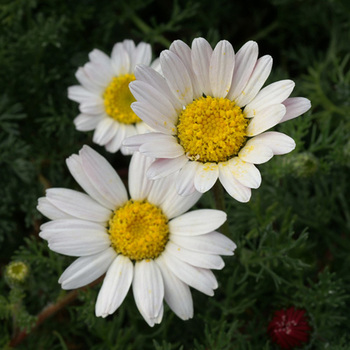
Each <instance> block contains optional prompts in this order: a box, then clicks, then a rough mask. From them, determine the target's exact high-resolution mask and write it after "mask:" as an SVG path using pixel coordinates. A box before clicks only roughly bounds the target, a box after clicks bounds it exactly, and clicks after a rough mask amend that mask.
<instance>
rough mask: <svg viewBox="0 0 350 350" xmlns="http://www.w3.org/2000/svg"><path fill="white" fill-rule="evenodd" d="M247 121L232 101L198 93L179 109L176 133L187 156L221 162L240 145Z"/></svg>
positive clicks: (241, 144) (234, 153) (235, 152)
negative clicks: (198, 96)
mask: <svg viewBox="0 0 350 350" xmlns="http://www.w3.org/2000/svg"><path fill="white" fill-rule="evenodd" d="M247 125H248V119H246V118H245V117H244V113H243V111H242V110H241V108H240V107H238V106H237V105H236V104H235V102H233V101H231V100H229V99H226V98H214V97H210V96H207V97H201V98H199V99H197V100H194V101H193V102H192V103H191V104H189V105H188V106H186V109H184V110H183V111H182V112H181V114H180V116H179V121H178V124H177V131H178V134H177V137H178V139H179V143H180V144H181V146H182V147H183V148H184V150H185V153H186V155H187V156H188V157H189V158H190V159H192V160H198V161H200V162H203V163H205V162H216V163H218V162H225V161H227V160H228V159H230V158H232V157H233V156H235V155H237V153H238V152H239V150H240V149H241V148H242V146H243V144H244V142H245V140H246V129H247Z"/></svg>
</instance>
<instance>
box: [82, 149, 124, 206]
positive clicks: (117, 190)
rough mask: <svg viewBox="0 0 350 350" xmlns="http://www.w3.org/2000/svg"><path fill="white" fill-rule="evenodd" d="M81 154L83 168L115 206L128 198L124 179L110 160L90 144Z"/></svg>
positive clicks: (101, 192) (100, 191)
mask: <svg viewBox="0 0 350 350" xmlns="http://www.w3.org/2000/svg"><path fill="white" fill-rule="evenodd" d="M79 155H80V157H81V160H82V165H83V169H84V171H85V174H86V175H87V177H88V178H89V180H90V182H91V183H92V184H93V186H94V187H95V188H96V189H97V191H98V192H99V193H100V194H101V195H102V196H103V197H104V198H106V200H108V202H110V203H112V205H114V207H119V206H121V205H123V204H124V203H125V202H126V201H127V200H128V194H127V192H126V189H125V186H124V184H123V181H122V180H121V179H120V177H119V176H118V174H117V172H116V171H115V170H114V168H113V167H112V166H111V165H110V164H109V163H108V161H107V160H106V159H105V158H104V157H102V156H101V155H100V154H98V153H97V152H96V151H94V150H93V149H92V148H90V147H89V146H86V145H85V146H84V147H83V148H82V149H81V150H80V152H79Z"/></svg>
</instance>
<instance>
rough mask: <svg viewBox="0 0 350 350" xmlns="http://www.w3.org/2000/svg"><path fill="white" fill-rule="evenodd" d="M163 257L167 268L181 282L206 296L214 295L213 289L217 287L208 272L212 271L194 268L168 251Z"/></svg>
mask: <svg viewBox="0 0 350 350" xmlns="http://www.w3.org/2000/svg"><path fill="white" fill-rule="evenodd" d="M162 257H163V258H164V260H163V261H164V263H165V264H166V266H167V268H168V269H169V270H170V271H171V272H172V273H173V274H174V275H175V276H176V277H178V278H179V279H180V280H181V281H183V282H184V283H186V284H188V285H189V286H190V287H192V288H195V289H197V290H199V291H200V292H202V293H204V294H206V295H209V296H213V295H214V291H213V289H215V286H216V285H215V283H213V281H212V278H211V276H209V273H208V272H209V271H210V270H207V269H203V268H200V267H195V266H192V265H190V264H188V263H186V262H184V261H182V260H180V259H178V258H176V257H174V256H173V255H172V254H170V253H168V252H167V251H164V252H163V254H162Z"/></svg>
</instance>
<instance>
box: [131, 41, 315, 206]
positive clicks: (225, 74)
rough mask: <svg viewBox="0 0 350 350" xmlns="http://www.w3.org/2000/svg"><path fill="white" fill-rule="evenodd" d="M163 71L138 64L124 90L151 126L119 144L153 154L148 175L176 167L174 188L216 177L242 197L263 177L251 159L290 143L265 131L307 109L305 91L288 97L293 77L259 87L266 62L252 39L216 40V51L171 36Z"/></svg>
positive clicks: (185, 189)
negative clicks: (236, 44)
mask: <svg viewBox="0 0 350 350" xmlns="http://www.w3.org/2000/svg"><path fill="white" fill-rule="evenodd" d="M160 65H161V71H162V74H163V76H164V77H163V76H161V75H160V74H158V73H157V72H155V71H153V70H152V69H151V68H148V67H145V66H139V67H138V68H136V71H135V76H136V81H134V82H132V83H131V84H130V90H131V92H132V93H133V95H134V97H135V98H136V100H137V102H134V103H133V104H132V105H131V108H132V109H133V111H134V112H135V113H136V114H137V115H138V116H139V117H140V118H141V119H142V120H143V121H144V122H145V123H147V124H148V125H149V126H151V127H152V128H153V129H154V130H155V132H153V133H149V134H147V135H139V136H133V137H130V138H128V139H127V140H125V141H124V145H125V146H127V147H128V148H129V149H130V150H138V151H140V152H141V153H143V154H145V155H146V156H151V157H155V158H157V160H156V161H155V162H154V163H152V165H151V166H150V168H149V170H148V172H147V175H148V176H149V178H151V179H158V178H161V177H164V176H167V175H169V174H171V173H175V172H177V171H179V170H180V172H179V174H178V176H177V178H176V188H177V191H178V193H179V194H181V195H184V196H186V195H188V194H189V193H192V191H194V190H197V191H199V192H201V193H204V192H206V191H208V190H209V189H210V188H211V187H212V186H213V185H214V184H215V182H216V181H217V179H218V178H219V180H220V181H221V183H222V185H223V187H224V188H225V189H226V191H227V192H228V193H229V194H230V195H231V196H232V197H233V198H235V199H237V200H238V201H240V202H247V201H249V199H250V196H251V188H258V187H259V186H260V183H261V175H260V172H259V170H258V169H257V168H256V167H255V165H254V164H261V163H264V162H267V161H268V160H269V159H271V158H272V156H273V155H276V154H285V153H288V152H290V151H292V150H293V149H294V148H295V142H294V140H293V139H292V138H290V137H288V136H287V135H284V134H282V133H280V132H274V131H269V132H266V131H267V130H268V129H270V128H272V127H273V126H275V125H276V124H278V123H282V122H284V121H286V120H289V119H292V118H296V117H297V116H299V115H300V114H302V113H304V112H306V111H307V110H308V109H309V108H310V101H309V100H307V99H306V98H303V97H294V98H288V97H289V95H290V94H291V92H292V90H293V88H294V82H293V81H291V80H281V81H278V82H275V83H272V84H270V85H268V86H266V87H265V88H263V89H262V86H263V85H264V83H265V81H266V79H267V77H268V76H269V74H270V71H271V67H272V58H271V57H270V56H268V55H266V56H263V57H260V58H259V59H258V45H257V43H256V42H253V41H249V42H247V43H246V44H245V45H244V46H243V47H242V48H241V49H240V50H239V51H238V52H237V54H235V53H234V50H233V48H232V45H231V44H230V43H229V42H228V41H226V40H222V41H220V42H219V43H218V44H217V45H216V47H215V48H214V50H213V49H212V48H211V46H210V45H209V43H208V42H207V41H206V40H205V39H203V38H197V39H195V40H194V41H193V42H192V47H191V48H190V47H188V46H187V45H186V44H185V43H184V42H182V41H180V40H177V41H174V42H173V43H172V45H171V46H170V49H169V50H165V51H163V52H162V53H161V56H160Z"/></svg>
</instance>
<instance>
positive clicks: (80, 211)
mask: <svg viewBox="0 0 350 350" xmlns="http://www.w3.org/2000/svg"><path fill="white" fill-rule="evenodd" d="M46 198H47V199H48V201H49V202H50V203H51V204H53V205H54V206H55V207H57V208H58V209H60V210H61V211H63V212H65V213H67V214H69V215H71V216H73V217H75V218H78V219H83V220H88V221H95V222H101V223H105V222H107V221H108V220H109V218H110V216H111V211H110V210H109V209H107V208H105V207H103V206H101V204H99V203H97V202H96V201H95V200H93V199H92V198H91V197H90V196H88V195H86V194H84V193H81V192H77V191H74V190H70V189H66V188H50V189H48V190H47V191H46Z"/></svg>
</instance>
